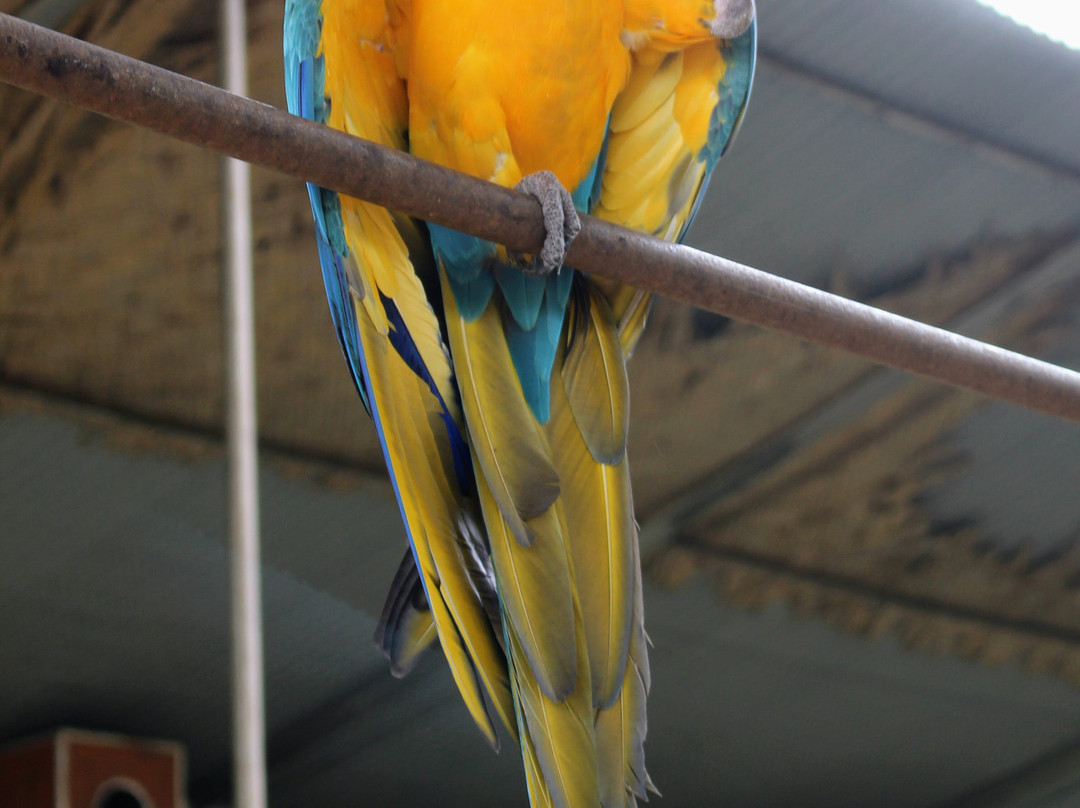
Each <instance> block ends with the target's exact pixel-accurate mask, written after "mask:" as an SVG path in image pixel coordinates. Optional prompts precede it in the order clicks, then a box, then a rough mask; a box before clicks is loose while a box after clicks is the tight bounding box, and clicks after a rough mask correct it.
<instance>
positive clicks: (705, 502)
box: [640, 238, 1080, 556]
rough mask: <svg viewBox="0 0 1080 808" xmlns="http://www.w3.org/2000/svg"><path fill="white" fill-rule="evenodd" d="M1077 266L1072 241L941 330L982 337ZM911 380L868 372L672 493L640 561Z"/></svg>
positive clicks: (1078, 242) (644, 528)
mask: <svg viewBox="0 0 1080 808" xmlns="http://www.w3.org/2000/svg"><path fill="white" fill-rule="evenodd" d="M1078 264H1080V239H1075V238H1071V239H1069V240H1068V241H1067V242H1065V245H1064V246H1062V247H1059V248H1058V249H1056V250H1054V251H1053V253H1052V254H1051V255H1050V256H1049V257H1047V258H1045V259H1044V260H1043V261H1041V262H1040V263H1039V264H1037V265H1036V266H1033V267H1032V268H1031V269H1029V270H1027V271H1025V272H1022V273H1020V274H1018V275H1017V276H1016V277H1015V279H1014V280H1012V281H1011V282H1009V283H1005V284H1002V285H1001V286H1000V287H998V288H997V289H995V290H994V291H993V292H991V293H990V294H988V295H986V296H985V297H983V298H982V299H981V300H980V301H979V302H978V303H976V304H975V305H974V306H972V307H970V308H969V309H967V310H966V311H964V312H963V313H961V314H960V315H959V316H957V317H954V318H951V319H950V320H949V321H948V322H947V323H946V324H945V325H944V326H943V327H944V328H946V329H948V330H950V331H955V332H957V333H960V334H965V335H983V336H985V335H986V334H987V333H989V332H991V331H992V329H993V327H994V326H995V325H996V324H997V323H999V322H1000V321H1001V320H1002V319H1003V318H1004V317H1005V316H1006V315H1007V314H1008V313H1010V312H1013V311H1016V310H1018V309H1022V308H1025V307H1026V306H1029V305H1031V304H1032V303H1034V302H1035V301H1037V300H1044V299H1047V298H1048V297H1050V296H1053V295H1059V294H1061V293H1062V291H1063V290H1064V289H1066V288H1068V287H1069V286H1070V285H1073V284H1075V282H1076V267H1077V265H1078ZM911 380H912V377H911V376H909V375H908V374H905V373H901V372H899V371H895V370H889V369H887V368H883V367H876V368H872V369H870V370H868V371H867V372H866V373H864V374H863V375H862V376H860V377H858V378H857V379H856V380H855V381H853V382H852V383H850V384H848V385H847V386H845V387H843V388H841V389H840V390H837V391H836V392H835V393H834V394H833V395H832V396H831V397H830V398H829V399H828V400H826V401H825V402H823V403H822V404H820V405H818V406H816V407H814V408H813V409H811V410H809V411H808V412H806V413H804V414H803V415H801V416H800V417H798V418H797V419H796V420H795V421H794V422H792V423H791V424H790V425H788V426H787V427H785V428H783V429H781V430H779V431H777V432H775V433H773V434H772V435H769V436H767V437H765V438H763V439H761V440H760V441H758V442H757V443H755V444H754V445H753V446H751V447H750V448H748V449H747V450H746V451H744V452H742V453H740V454H739V455H737V456H736V457H734V458H733V459H731V460H730V461H728V462H727V463H724V464H723V465H721V466H720V467H719V468H717V469H716V470H715V471H713V472H712V473H710V474H708V475H707V476H706V477H704V478H702V479H701V480H700V481H698V482H697V483H695V484H693V485H691V486H689V487H687V488H685V489H683V490H682V491H681V492H677V493H673V494H672V496H671V497H670V498H669V500H668V502H667V504H666V505H664V506H663V507H662V508H660V509H659V510H657V511H656V512H655V513H653V514H650V515H649V516H648V517H647V518H645V519H644V520H643V522H642V525H641V538H640V541H641V552H642V555H643V556H647V555H649V554H650V553H653V552H656V551H657V550H659V549H661V548H662V547H664V546H665V545H666V544H667V543H668V542H670V541H671V540H672V539H673V538H674V537H675V536H676V535H677V534H678V533H679V532H680V530H681V529H682V527H683V526H684V525H686V524H688V523H689V522H691V521H693V520H694V519H695V518H696V517H697V516H699V515H700V514H701V513H703V512H704V511H705V510H707V509H709V508H711V507H713V506H715V505H716V504H717V503H718V502H720V501H721V500H722V499H724V498H725V497H727V496H730V495H731V494H734V493H735V492H737V491H741V490H743V489H744V488H746V487H747V486H748V485H749V484H750V483H751V482H753V481H754V480H756V479H758V478H759V477H760V476H761V475H762V474H764V473H765V472H767V471H769V470H770V469H773V468H775V467H776V466H778V465H779V464H780V463H782V462H784V461H785V460H787V459H788V458H790V457H792V456H794V455H795V454H796V453H797V452H799V451H801V450H802V449H805V448H806V447H808V446H811V445H813V444H814V443H816V442H818V441H819V440H821V439H822V438H824V437H825V436H827V435H830V434H832V433H834V432H835V431H836V430H838V429H840V428H842V427H844V426H845V425H846V424H848V423H850V422H851V420H852V419H853V418H855V417H856V416H858V415H859V414H860V413H863V412H866V411H867V410H868V409H870V407H872V406H873V405H874V404H876V403H878V402H879V401H882V400H884V399H886V398H888V397H889V396H891V395H893V394H894V393H896V392H897V391H899V390H900V389H901V388H903V387H904V386H905V385H906V384H908V383H909V382H910V381H911Z"/></svg>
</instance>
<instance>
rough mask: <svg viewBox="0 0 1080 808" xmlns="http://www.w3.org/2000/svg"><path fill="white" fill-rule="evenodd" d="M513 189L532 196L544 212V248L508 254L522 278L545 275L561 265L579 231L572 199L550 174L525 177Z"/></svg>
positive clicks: (578, 220) (556, 178)
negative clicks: (526, 253)
mask: <svg viewBox="0 0 1080 808" xmlns="http://www.w3.org/2000/svg"><path fill="white" fill-rule="evenodd" d="M514 188H515V189H516V190H518V191H524V192H525V193H527V194H529V196H534V197H536V200H537V201H538V202H539V203H540V209H541V210H542V211H543V212H544V246H543V247H542V248H541V249H540V252H539V253H534V254H533V255H525V254H514V253H511V255H512V256H513V258H514V260H515V262H516V263H517V265H518V266H519V267H521V270H522V272H524V273H525V274H526V275H533V276H539V275H549V274H551V273H552V272H555V271H557V270H558V269H559V268H560V267H561V266H562V264H563V260H564V259H565V258H566V252H567V250H569V249H570V242H572V241H573V240H574V236H576V235H577V234H578V231H579V230H581V219H580V218H579V217H578V213H577V210H576V209H575V208H574V200H573V197H571V196H570V192H569V191H567V190H566V188H564V187H563V184H562V183H561V182H559V179H558V177H556V176H555V175H554V174H552V173H551V172H550V171H537V172H536V173H535V174H529V175H528V176H526V177H524V178H523V179H522V180H521V182H519V183H518V184H517V185H515V186H514Z"/></svg>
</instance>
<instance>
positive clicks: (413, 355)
mask: <svg viewBox="0 0 1080 808" xmlns="http://www.w3.org/2000/svg"><path fill="white" fill-rule="evenodd" d="M379 299H380V300H381V301H382V304H383V309H384V310H385V311H386V319H387V321H388V322H389V323H390V326H391V327H390V332H389V334H388V336H389V339H390V344H391V345H393V346H394V350H396V351H397V352H398V355H399V356H400V357H401V358H402V359H403V360H405V364H406V365H408V366H409V368H410V369H411V370H412V372H413V373H415V374H416V375H417V376H419V377H420V380H421V381H423V382H424V384H426V385H427V386H428V389H429V390H431V393H432V395H434V396H435V398H436V399H438V401H439V406H440V407H441V408H442V412H441V413H440V414H439V416H440V417H441V418H442V421H443V424H444V425H445V426H446V433H447V435H449V437H450V449H451V451H452V453H453V457H454V473H455V475H456V476H457V480H458V488H459V489H460V490H461V493H462V494H464V495H466V496H471V495H472V493H473V470H472V458H471V457H470V456H469V445H468V443H466V441H465V436H464V435H462V434H461V430H459V429H458V425H457V422H456V421H454V417H453V416H452V415H451V414H450V410H449V408H448V407H447V406H446V402H445V401H444V400H443V397H442V394H441V393H440V392H439V388H438V386H437V385H436V384H435V380H434V379H433V378H432V377H431V372H430V371H429V370H428V369H427V365H425V364H424V359H423V357H422V356H420V350H419V349H418V348H417V347H416V342H415V341H414V340H413V338H412V335H411V334H410V333H409V329H408V328H407V327H406V325H405V321H404V319H402V317H401V312H400V311H398V307H397V305H396V304H395V303H394V301H393V300H391V299H390V298H388V297H386V295H384V294H382V293H380V294H379Z"/></svg>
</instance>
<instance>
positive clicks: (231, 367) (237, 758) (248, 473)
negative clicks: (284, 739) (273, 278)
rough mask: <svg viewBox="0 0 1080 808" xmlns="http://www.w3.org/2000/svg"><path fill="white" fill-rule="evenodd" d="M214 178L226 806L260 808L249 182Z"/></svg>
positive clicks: (240, 48)
mask: <svg viewBox="0 0 1080 808" xmlns="http://www.w3.org/2000/svg"><path fill="white" fill-rule="evenodd" d="M219 1H220V4H221V5H220V11H221V16H220V33H219V58H220V64H221V71H222V72H221V77H222V84H223V85H224V87H225V89H227V90H229V91H230V92H233V93H236V94H237V95H247V19H246V10H245V8H244V0H219ZM222 174H223V182H222V231H223V237H224V238H223V240H224V245H225V250H224V255H225V344H226V351H225V352H226V359H227V369H228V382H227V385H226V386H227V396H226V399H227V409H228V412H227V416H226V419H227V420H226V432H227V436H228V448H229V533H230V549H231V592H232V670H233V768H234V775H233V779H234V798H233V805H234V806H235V808H265V806H266V743H265V736H266V729H265V717H264V706H263V705H264V697H263V648H262V599H261V595H260V586H259V571H260V564H259V480H258V448H257V443H256V441H257V438H258V421H257V418H256V412H255V327H254V319H255V318H254V313H253V310H254V306H253V302H252V298H253V295H252V249H251V179H250V169H249V167H248V164H247V163H244V162H241V161H239V160H232V159H226V160H224V161H223V164H222Z"/></svg>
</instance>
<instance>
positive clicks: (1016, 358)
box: [0, 14, 1080, 421]
mask: <svg viewBox="0 0 1080 808" xmlns="http://www.w3.org/2000/svg"><path fill="white" fill-rule="evenodd" d="M0 80H3V81H5V82H8V83H10V84H15V85H17V86H19V87H23V88H25V89H28V90H32V91H34V92H37V93H40V94H42V95H46V96H49V97H52V98H56V99H58V100H61V101H65V102H67V103H70V104H74V105H76V106H79V107H83V108H84V109H88V110H91V111H94V112H98V113H101V114H102V115H107V116H109V117H111V118H116V119H118V120H122V121H127V122H129V123H135V124H138V125H140V126H145V127H148V128H150V129H153V130H155V131H157V132H161V133H162V134H166V135H170V136H172V137H175V138H178V139H180V140H184V141H187V142H189V143H193V144H196V145H199V146H203V147H204V148H208V149H212V150H214V151H217V152H221V153H223V154H227V155H229V156H232V157H236V158H238V159H241V160H246V161H248V162H251V163H255V164H257V165H261V166H265V167H267V168H271V169H274V170H276V171H280V172H282V173H285V174H290V175H292V176H294V177H298V178H300V179H304V180H307V181H310V182H314V183H317V184H318V185H322V186H324V187H326V188H332V189H334V190H336V191H340V192H342V193H346V194H349V195H351V196H356V197H360V198H363V199H368V200H370V201H372V202H376V203H378V204H380V205H385V206H386V207H388V208H392V209H394V210H398V211H401V212H403V213H407V214H409V215H411V216H416V217H419V218H421V219H425V220H428V221H432V222H437V223H438V224H441V225H445V226H447V227H452V228H454V229H456V230H461V231H464V232H466V233H471V234H473V235H476V236H480V237H482V238H486V239H490V240H491V241H497V242H500V243H502V244H505V245H506V246H508V247H510V248H512V249H515V250H526V251H527V250H534V249H537V248H538V247H539V245H540V243H541V241H542V239H543V223H542V219H541V216H540V208H539V205H538V204H537V203H536V201H535V200H534V199H532V198H531V197H529V196H526V195H524V194H521V193H518V192H516V191H513V190H510V189H507V188H500V187H498V186H495V185H492V184H490V183H487V182H484V181H482V180H478V179H475V178H472V177H467V176H465V175H463V174H459V173H457V172H454V171H450V170H448V169H445V168H441V167H439V166H435V165H432V164H430V163H426V162H424V161H422V160H418V159H416V158H414V157H411V156H410V155H408V154H405V153H403V152H399V151H395V150H393V149H388V148H384V147H382V146H379V145H377V144H374V143H369V142H367V141H364V140H360V139H358V138H354V137H350V136H348V135H345V134H343V133H341V132H336V131H333V130H331V129H329V128H327V127H324V126H320V125H318V124H314V123H311V122H310V121H304V120H301V119H299V118H296V117H294V116H292V115H289V114H288V113H286V112H283V111H281V110H278V109H275V108H273V107H270V106H267V105H265V104H260V103H258V102H256V101H250V100H247V99H244V98H239V97H237V96H233V95H230V94H229V93H227V92H225V91H223V90H219V89H217V88H215V87H211V86H209V85H206V84H203V83H201V82H198V81H195V80H193V79H189V78H185V77H183V76H179V75H177V74H175V73H170V72H169V71H167V70H162V69H161V68H157V67H153V66H152V65H148V64H144V63H142V62H139V61H137V60H134V59H129V58H127V57H125V56H121V55H119V54H116V53H113V52H111V51H107V50H105V49H103V48H98V47H96V46H94V45H90V44H87V43H85V42H81V41H78V40H75V39H72V38H70V37H67V36H64V35H62V34H58V33H55V32H53V31H48V30H46V29H43V28H39V27H37V26H34V25H31V24H29V23H26V22H23V21H21V20H18V19H15V18H14V17H11V16H8V15H5V14H0ZM567 260H568V262H569V263H571V264H572V265H573V266H575V267H578V268H580V269H582V270H584V271H586V272H590V273H593V274H595V275H598V276H601V277H605V278H609V279H611V280H616V281H620V282H622V283H628V284H631V285H634V286H638V287H641V288H643V289H648V290H650V291H653V292H656V293H657V294H661V295H664V296H666V297H671V298H674V299H676V300H679V301H681V302H683V303H688V304H690V305H692V306H697V307H699V308H703V309H708V310H709V311H713V312H716V313H717V314H723V315H726V316H728V317H732V318H734V319H737V320H742V321H744V322H747V323H753V324H755V325H759V326H762V327H765V328H768V329H771V330H773V331H778V332H780V333H783V334H788V335H790V336H794V337H799V338H800V339H805V340H809V341H810V342H814V343H817V344H819V345H825V346H827V347H830V348H837V349H840V350H843V351H847V352H849V353H853V354H856V355H858V356H862V357H864V358H866V359H870V360H872V361H874V362H879V363H881V364H883V365H888V366H890V367H894V368H898V369H900V370H905V371H909V372H911V373H916V374H919V375H922V376H926V377H929V378H931V379H936V380H938V381H942V382H946V383H948V384H952V385H956V386H959V387H966V388H969V389H971V390H975V391H977V392H980V393H983V394H985V395H987V396H991V397H993V398H998V399H1002V400H1004V401H1010V402H1012V403H1014V404H1019V405H1021V406H1023V407H1028V408H1030V409H1034V410H1039V411H1042V412H1045V413H1049V414H1051V415H1055V416H1058V417H1061V418H1067V419H1069V420H1072V421H1080V374H1078V373H1076V372H1074V371H1071V370H1067V369H1065V368H1061V367H1058V366H1056V365H1052V364H1049V363H1047V362H1042V361H1039V360H1037V359H1032V358H1030V357H1026V356H1022V355H1020V354H1017V353H1013V352H1011V351H1006V350H1003V349H1001V348H996V347H994V346H992V345H988V344H986V343H983V342H979V341H977V340H972V339H968V338H966V337H961V336H959V335H957V334H953V333H951V332H948V331H945V330H943V329H940V328H934V327H933V326H929V325H925V324H923V323H919V322H916V321H914V320H909V319H907V318H905V317H900V316H897V315H894V314H889V313H888V312H884V311H881V310H880V309H875V308H873V307H871V306H866V305H863V304H861V303H855V302H853V301H850V300H846V299H844V298H841V297H837V296H836V295H831V294H828V293H827V292H822V291H820V290H817V289H814V288H812V287H808V286H804V285H803V284H799V283H795V282H793V281H788V280H784V279H783V278H778V277H776V276H773V275H769V274H767V273H765V272H761V271H760V270H756V269H753V268H751V267H748V266H743V265H742V264H737V263H735V262H734V261H728V260H726V259H723V258H719V257H716V256H713V255H708V254H706V253H702V252H700V251H698V250H694V249H691V248H689V247H682V246H678V245H672V244H667V243H665V242H662V241H659V240H657V239H654V238H651V237H649V236H645V235H643V234H641V233H637V232H634V231H631V230H627V229H625V228H621V227H616V226H614V225H611V224H607V223H605V222H601V221H598V220H596V219H592V218H590V217H583V226H582V230H581V233H580V234H579V235H578V237H577V239H576V240H575V241H574V243H573V245H572V247H571V249H570V253H569V255H568V257H567Z"/></svg>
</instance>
